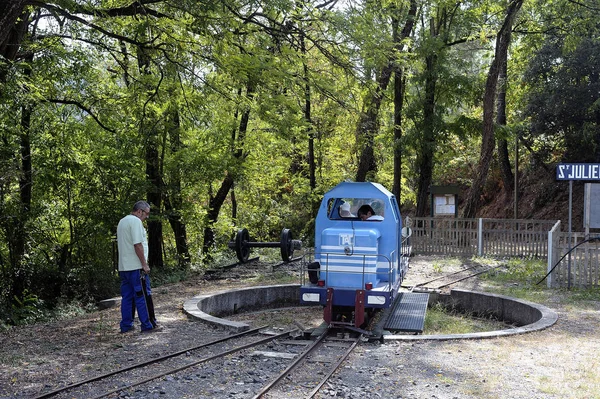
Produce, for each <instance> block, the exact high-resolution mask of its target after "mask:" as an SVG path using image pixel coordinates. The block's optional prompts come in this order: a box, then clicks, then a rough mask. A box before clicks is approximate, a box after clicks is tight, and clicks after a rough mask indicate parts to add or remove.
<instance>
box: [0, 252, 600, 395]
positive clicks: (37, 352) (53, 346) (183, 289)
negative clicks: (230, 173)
mask: <svg viewBox="0 0 600 399" xmlns="http://www.w3.org/2000/svg"><path fill="white" fill-rule="evenodd" d="M452 267H460V265H458V264H452V265H450V264H449V265H444V259H443V258H433V257H414V258H412V259H411V270H410V273H411V274H410V278H409V281H410V280H411V279H414V281H423V280H420V279H425V278H430V277H428V276H435V275H436V273H439V272H440V268H441V269H444V268H447V269H451V268H452ZM265 273H266V274H267V277H261V275H263V274H265ZM286 273H290V274H292V275H295V274H294V273H295V271H293V270H291V269H289V270H286V269H283V268H282V269H277V270H275V271H274V272H268V270H267V271H266V270H265V266H264V265H257V266H249V267H247V268H245V269H234V270H232V271H230V272H228V273H227V275H224V276H222V277H223V279H219V280H205V279H203V278H196V279H193V280H190V281H187V282H184V283H179V284H172V285H167V286H162V287H158V288H156V289H154V290H153V293H154V295H155V303H156V312H157V316H158V320H159V322H160V324H162V325H163V326H164V330H163V331H161V332H159V333H155V334H139V333H128V334H120V333H119V332H118V331H119V328H118V323H119V318H120V314H119V312H120V311H119V308H118V307H115V308H112V309H107V310H103V311H97V312H94V313H91V314H88V315H85V316H81V317H78V318H75V319H70V320H63V321H59V322H54V323H47V324H39V325H33V326H26V327H18V328H13V329H11V330H10V331H7V332H3V333H1V334H0V398H26V397H34V396H36V395H37V394H39V392H41V391H48V390H52V389H54V388H55V387H56V386H57V384H58V383H60V382H62V381H79V380H82V379H85V378H89V377H90V376H93V375H98V374H102V373H105V372H107V371H110V370H113V369H114V368H115V365H119V364H125V363H132V362H136V361H141V360H144V359H147V358H151V357H155V356H157V354H159V353H164V352H172V351H175V350H180V349H185V348H188V347H190V346H193V345H195V344H197V342H198V337H199V336H200V335H201V334H204V333H208V334H211V333H213V334H218V333H220V332H219V331H217V330H213V329H211V327H208V326H206V325H204V324H201V323H199V322H196V321H191V320H189V319H188V318H187V317H186V315H184V314H183V313H182V304H183V302H184V301H185V300H186V299H189V298H191V297H193V296H195V295H199V294H205V293H209V292H214V291H220V290H223V289H230V288H235V287H242V286H248V285H268V284H269V283H270V281H269V278H270V277H272V279H273V282H275V281H280V279H281V277H282V275H285V274H286ZM461 286H462V287H464V288H469V289H477V290H485V289H486V284H485V281H482V280H478V279H473V280H469V281H465V282H463V283H461ZM542 304H543V305H545V306H548V307H550V308H552V309H554V310H556V311H557V312H558V313H559V320H558V322H557V323H556V324H555V325H554V326H553V327H551V328H549V329H547V330H544V331H540V332H535V333H531V334H526V335H520V336H514V337H506V338H495V339H488V340H474V341H441V342H440V341H438V342H415V343H402V342H399V343H386V344H384V345H381V344H365V345H361V346H360V347H359V348H358V350H357V351H356V352H355V353H354V354H353V355H352V359H351V360H350V361H349V362H347V363H346V364H345V366H343V368H342V370H341V371H340V372H339V373H338V374H337V375H336V376H335V377H334V379H333V381H332V383H331V384H330V385H329V386H328V387H327V388H325V390H324V391H323V395H322V397H343V398H523V399H525V398H527V399H529V398H600V371H599V370H600V367H599V362H600V360H599V359H600V355H598V353H599V352H600V338H599V337H598V331H597V330H598V326H599V325H600V304H599V303H598V302H595V301H588V302H582V301H578V302H577V303H576V305H572V304H571V301H569V299H568V295H565V294H564V293H563V292H557V293H556V295H553V296H552V297H551V298H550V299H548V300H547V301H546V302H545V303H542ZM157 395H158V396H157V397H160V398H179V397H180V396H179V395H178V393H177V392H164V393H162V394H157ZM122 397H127V396H122ZM190 397H199V398H200V397H203V396H190ZM204 397H206V396H204ZM222 397H223V398H226V397H228V398H230V397H235V398H241V397H243V396H233V395H227V392H224V395H223V396H222Z"/></svg>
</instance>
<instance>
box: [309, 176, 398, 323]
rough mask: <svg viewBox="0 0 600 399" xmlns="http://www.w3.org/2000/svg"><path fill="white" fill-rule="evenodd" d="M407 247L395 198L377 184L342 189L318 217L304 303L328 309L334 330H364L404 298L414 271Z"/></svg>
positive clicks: (333, 193)
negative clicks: (398, 296) (373, 316)
mask: <svg viewBox="0 0 600 399" xmlns="http://www.w3.org/2000/svg"><path fill="white" fill-rule="evenodd" d="M402 245H403V237H402V219H401V216H400V209H399V207H398V203H397V201H396V198H395V197H394V195H393V194H392V193H391V192H389V191H388V190H387V189H385V188H384V187H383V186H382V185H380V184H377V183H354V182H344V183H340V184H338V185H337V186H336V187H334V188H333V189H332V190H330V191H329V192H327V193H326V194H325V196H324V198H323V201H322V202H321V206H320V208H319V212H318V214H317V218H316V221H315V250H314V254H313V255H312V258H311V260H312V261H311V262H308V261H307V262H305V265H304V267H303V269H304V272H303V273H302V275H303V282H302V285H301V287H300V302H301V303H302V304H306V305H310V304H312V305H315V304H320V305H322V306H323V307H324V312H323V319H324V321H325V322H326V323H327V324H328V325H347V326H353V327H356V328H361V327H362V326H363V325H364V324H365V323H366V321H367V320H368V318H369V316H370V315H371V314H372V312H373V311H374V310H375V309H378V308H388V307H390V306H391V304H392V303H393V301H394V299H395V297H396V294H397V293H398V289H399V288H400V284H401V283H402V280H403V278H404V276H405V274H406V272H407V269H408V256H404V255H403V251H402ZM306 277H308V278H306Z"/></svg>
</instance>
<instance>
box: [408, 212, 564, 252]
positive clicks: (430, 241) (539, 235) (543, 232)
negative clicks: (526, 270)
mask: <svg viewBox="0 0 600 399" xmlns="http://www.w3.org/2000/svg"><path fill="white" fill-rule="evenodd" d="M555 223H556V221H550V220H521V219H481V218H480V219H461V218H432V217H427V218H413V219H407V222H406V223H405V224H407V225H408V227H410V228H411V229H412V237H411V241H410V244H411V245H412V251H413V253H418V254H440V255H461V256H473V255H478V256H493V257H513V256H523V257H539V258H546V256H547V254H548V231H549V230H550V229H551V228H552V227H553V226H554V224H555Z"/></svg>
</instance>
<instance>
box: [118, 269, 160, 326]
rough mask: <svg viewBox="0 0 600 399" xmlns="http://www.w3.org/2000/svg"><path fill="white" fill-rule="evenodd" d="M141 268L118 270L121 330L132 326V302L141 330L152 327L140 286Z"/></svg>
mask: <svg viewBox="0 0 600 399" xmlns="http://www.w3.org/2000/svg"><path fill="white" fill-rule="evenodd" d="M141 272H142V271H141V269H138V270H131V271H127V272H119V277H120V278H121V331H122V332H127V331H129V330H131V329H132V328H133V304H134V303H135V308H136V309H137V312H138V317H139V319H140V323H141V324H142V331H145V330H151V329H152V328H153V326H152V323H151V321H150V317H149V316H148V304H147V303H146V297H145V296H144V290H143V287H142V274H141Z"/></svg>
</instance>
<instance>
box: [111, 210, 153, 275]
mask: <svg viewBox="0 0 600 399" xmlns="http://www.w3.org/2000/svg"><path fill="white" fill-rule="evenodd" d="M117 243H118V245H119V271H120V272H125V271H130V270H137V269H141V268H142V262H140V259H139V258H138V256H137V255H136V253H135V249H134V247H133V246H134V244H139V243H141V244H142V246H143V247H144V258H145V259H148V241H147V239H146V230H145V229H144V225H143V224H142V221H141V220H140V218H138V217H137V216H135V215H127V216H125V217H124V218H123V219H121V220H120V221H119V225H118V226H117Z"/></svg>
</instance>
